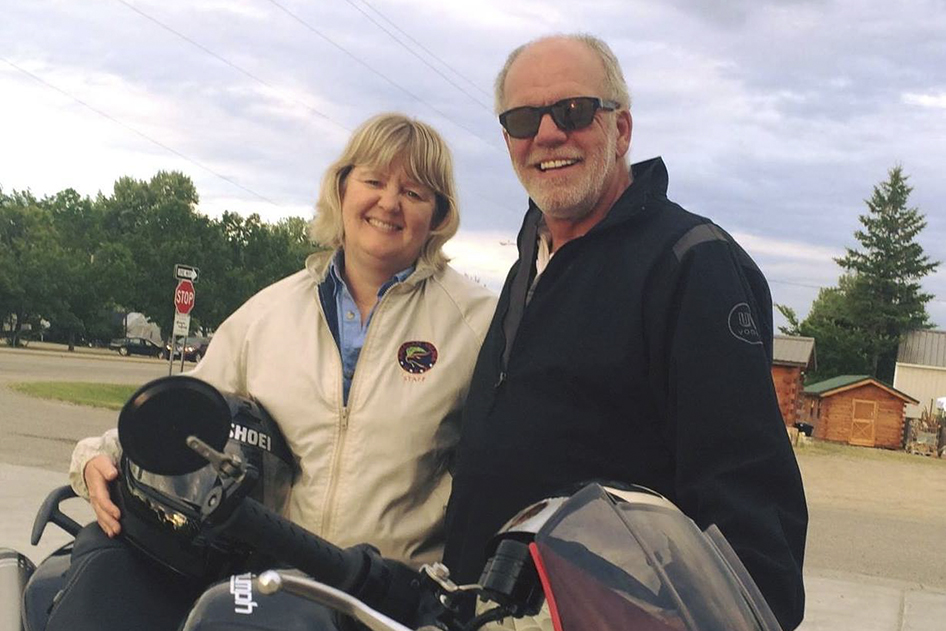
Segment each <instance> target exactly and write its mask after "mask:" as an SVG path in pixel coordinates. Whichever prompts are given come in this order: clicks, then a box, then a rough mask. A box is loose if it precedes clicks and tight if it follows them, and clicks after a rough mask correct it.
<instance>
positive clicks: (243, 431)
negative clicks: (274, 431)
mask: <svg viewBox="0 0 946 631" xmlns="http://www.w3.org/2000/svg"><path fill="white" fill-rule="evenodd" d="M230 438H232V439H234V440H238V441H240V442H241V443H246V444H247V445H251V446H253V447H259V448H260V449H265V450H266V451H272V450H273V449H272V440H271V439H270V438H269V435H268V434H264V433H263V432H258V431H256V430H255V429H250V428H248V427H243V426H242V425H238V424H237V423H230Z"/></svg>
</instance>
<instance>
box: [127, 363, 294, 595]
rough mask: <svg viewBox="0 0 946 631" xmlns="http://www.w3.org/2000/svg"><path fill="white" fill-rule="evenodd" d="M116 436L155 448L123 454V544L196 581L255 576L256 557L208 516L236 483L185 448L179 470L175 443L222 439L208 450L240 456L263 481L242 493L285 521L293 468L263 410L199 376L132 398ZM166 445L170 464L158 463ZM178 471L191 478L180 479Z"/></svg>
mask: <svg viewBox="0 0 946 631" xmlns="http://www.w3.org/2000/svg"><path fill="white" fill-rule="evenodd" d="M195 428H199V429H200V430H201V431H196V430H195ZM208 428H209V429H208ZM227 428H229V435H228V436H227V435H226V432H227ZM118 431H119V441H120V442H122V443H123V446H124V445H125V440H126V439H127V440H128V443H129V445H128V446H131V445H130V443H131V442H132V440H131V439H132V438H133V439H134V441H135V442H136V443H137V444H141V442H142V440H144V441H145V442H147V443H149V447H148V449H147V450H146V451H143V450H141V449H134V450H133V449H128V448H125V449H124V450H123V454H122V458H121V461H120V464H119V475H118V478H117V480H116V481H115V482H114V483H113V485H114V486H115V487H117V488H115V489H114V491H115V492H114V493H113V496H114V497H115V499H116V503H117V504H118V506H119V508H120V509H121V519H120V523H121V526H122V535H123V536H124V538H125V539H126V540H127V541H128V542H129V543H130V544H132V546H133V547H135V548H136V549H138V550H140V551H141V552H143V553H144V554H146V555H147V556H149V557H151V558H152V559H154V560H156V561H158V562H159V563H161V564H163V565H165V566H167V567H169V568H171V569H172V570H174V571H175V572H177V573H179V574H181V575H183V576H185V577H188V578H192V579H196V580H200V581H209V580H214V579H218V578H222V577H224V576H226V575H228V574H230V573H233V572H238V571H245V570H247V569H253V567H254V566H255V565H256V563H254V559H256V556H257V555H256V554H255V553H254V551H252V550H250V549H249V548H247V547H246V546H244V545H242V544H240V543H238V542H235V541H233V540H231V539H230V538H228V537H227V536H226V533H225V532H223V531H221V530H220V529H218V528H216V527H215V524H213V523H211V522H210V521H209V520H208V519H207V514H206V509H204V510H203V511H202V507H206V506H207V505H209V504H208V499H210V498H211V496H216V498H215V500H211V502H213V501H219V500H220V499H221V496H222V495H223V494H224V492H227V493H232V492H233V484H234V480H233V479H228V480H223V479H222V478H221V476H220V474H218V472H217V471H216V470H215V469H214V468H213V467H212V466H211V465H210V463H208V462H207V461H205V460H203V459H202V458H201V457H200V456H198V455H197V454H196V453H193V454H189V453H188V452H187V450H186V449H185V450H184V451H185V454H187V455H185V458H188V459H189V462H188V463H186V465H187V466H184V467H181V466H180V464H181V463H180V457H179V456H180V447H179V445H178V443H183V441H184V439H185V438H186V436H187V435H190V434H201V435H203V436H206V435H207V432H208V431H209V432H210V434H211V435H214V434H216V440H214V441H210V442H218V443H222V449H220V451H223V452H224V453H226V454H233V455H236V456H239V458H240V459H241V460H242V461H243V462H244V463H246V464H248V465H250V466H251V467H252V468H253V470H254V472H255V473H256V474H257V475H250V476H246V478H245V479H243V480H241V481H240V482H239V484H241V485H244V486H246V488H240V489H239V493H241V494H244V495H246V496H248V497H251V498H253V499H255V500H256V501H258V502H260V503H261V504H263V505H264V506H266V507H267V508H269V509H271V510H273V511H275V512H276V513H279V514H285V513H286V509H287V506H288V503H289V494H290V489H291V488H292V484H293V481H294V478H295V474H296V470H297V467H296V463H295V460H294V458H293V455H292V452H291V451H290V450H289V447H288V445H287V444H286V441H285V438H284V437H283V435H282V433H281V432H280V431H279V427H278V426H277V425H276V423H275V421H273V419H272V418H271V417H270V416H269V414H268V413H267V412H266V410H265V409H263V407H262V406H261V405H259V404H258V403H257V402H255V401H253V400H251V399H248V398H245V397H241V396H238V395H235V394H230V393H222V392H220V391H219V390H217V389H216V388H214V387H213V386H211V385H210V384H208V383H206V382H204V381H201V380H199V379H196V378H194V377H189V376H175V377H164V378H161V379H157V380H155V381H152V382H150V383H147V384H145V385H144V386H142V387H141V388H140V389H139V390H138V391H137V392H135V394H133V395H132V397H131V398H130V399H129V400H128V402H127V403H126V404H125V406H124V407H123V408H122V411H121V414H120V416H119V421H118ZM123 435H124V439H123ZM165 445H167V449H166V451H167V453H168V454H169V455H168V461H166V460H164V459H163V458H162V457H161V454H162V453H163V452H164V450H165ZM175 446H177V449H174V447H175ZM218 448H219V446H218ZM173 453H177V454H178V456H174V455H172V454H173ZM175 457H177V462H174V463H173V464H171V463H170V462H169V461H170V460H173V459H174V458H175ZM136 459H137V461H136ZM182 469H188V470H190V472H188V473H179V472H178V471H180V470H182ZM260 562H265V561H263V560H262V559H260Z"/></svg>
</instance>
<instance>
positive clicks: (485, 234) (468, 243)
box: [444, 230, 519, 293]
mask: <svg viewBox="0 0 946 631" xmlns="http://www.w3.org/2000/svg"><path fill="white" fill-rule="evenodd" d="M515 237H516V235H515V234H511V233H503V232H490V231H472V230H469V231H468V230H461V231H460V232H458V233H457V235H456V236H455V237H454V238H453V239H451V240H450V241H448V242H447V244H446V245H445V246H444V252H446V254H447V256H449V257H450V259H451V261H450V264H451V265H452V266H453V267H454V268H456V269H457V270H458V271H460V272H463V273H464V274H466V275H467V276H469V277H471V278H474V279H478V280H479V281H480V282H481V283H482V284H484V285H486V286H487V287H489V288H490V289H492V290H493V291H495V292H497V293H499V290H500V289H502V286H503V281H505V279H506V274H508V273H509V268H510V267H511V266H512V264H513V263H515V262H516V259H517V258H518V256H519V255H518V252H517V250H516V241H515Z"/></svg>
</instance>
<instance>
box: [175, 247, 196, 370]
mask: <svg viewBox="0 0 946 631" xmlns="http://www.w3.org/2000/svg"><path fill="white" fill-rule="evenodd" d="M198 272H199V270H198V269H197V268H196V267H192V266H190V265H181V264H178V265H175V266H174V277H175V278H177V279H178V281H177V287H175V288H174V328H173V330H172V331H171V341H170V344H169V346H170V348H169V349H168V375H170V374H171V373H172V372H173V370H174V349H175V348H176V347H177V344H176V341H177V338H178V337H182V338H183V340H181V372H184V346H185V345H186V343H187V336H188V335H189V334H190V326H191V315H190V313H191V310H192V309H193V308H194V303H195V302H196V300H197V290H196V289H194V281H196V280H197V275H198Z"/></svg>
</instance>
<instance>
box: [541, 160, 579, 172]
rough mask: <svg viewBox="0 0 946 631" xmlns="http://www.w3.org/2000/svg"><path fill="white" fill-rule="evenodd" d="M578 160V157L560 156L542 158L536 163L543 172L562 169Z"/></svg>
mask: <svg viewBox="0 0 946 631" xmlns="http://www.w3.org/2000/svg"><path fill="white" fill-rule="evenodd" d="M578 162H580V160H579V159H578V158H560V159H557V160H543V161H542V162H539V164H538V165H537V167H538V169H539V171H542V172H543V173H544V172H545V171H552V170H555V169H563V168H565V167H570V166H571V165H573V164H577V163H578Z"/></svg>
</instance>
